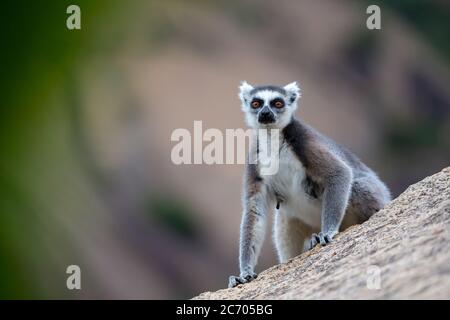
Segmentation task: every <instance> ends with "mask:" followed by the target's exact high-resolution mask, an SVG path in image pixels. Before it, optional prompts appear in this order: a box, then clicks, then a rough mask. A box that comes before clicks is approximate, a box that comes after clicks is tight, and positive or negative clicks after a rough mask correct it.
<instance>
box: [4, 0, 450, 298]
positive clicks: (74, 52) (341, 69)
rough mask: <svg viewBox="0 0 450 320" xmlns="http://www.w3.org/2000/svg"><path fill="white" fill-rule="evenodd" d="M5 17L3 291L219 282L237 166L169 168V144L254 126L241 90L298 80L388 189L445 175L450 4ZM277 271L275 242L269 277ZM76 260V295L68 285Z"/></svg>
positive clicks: (191, 290)
mask: <svg viewBox="0 0 450 320" xmlns="http://www.w3.org/2000/svg"><path fill="white" fill-rule="evenodd" d="M372 3H376V4H378V5H379V6H380V7H381V10H382V30H379V31H370V30H368V29H367V28H366V26H365V22H366V18H367V15H366V13H365V10H366V7H367V5H369V4H372ZM70 4H77V5H79V6H80V8H81V26H82V29H81V30H68V29H67V28H66V19H67V17H68V15H67V14H66V8H67V7H68V6H69V5H70ZM0 15H1V19H0V32H1V42H2V48H1V50H0V63H1V69H0V70H1V78H0V81H1V85H0V88H1V89H0V101H1V109H0V112H1V114H0V150H1V157H0V298H69V299H70V298H84V299H88V298H113V299H116V298H124V299H128V298H139V299H141V298H148V299H153V298H188V297H191V296H192V295H194V294H197V293H199V292H201V291H205V290H215V289H218V288H222V287H224V286H225V285H226V282H227V277H228V276H229V275H230V274H235V273H236V272H237V244H238V241H237V239H238V232H239V221H240V210H241V207H240V186H241V176H242V170H243V168H242V166H240V165H234V166H229V165H228V166H224V165H223V166H219V165H216V166H207V165H182V166H175V165H174V164H172V162H171V160H170V151H171V148H172V147H173V143H171V141H170V135H171V132H172V131H173V130H174V129H176V128H187V129H190V130H192V127H193V121H194V120H203V126H204V128H206V127H212V128H219V129H225V128H240V127H244V122H243V116H242V114H241V112H240V108H239V102H238V100H237V87H238V84H239V82H240V81H241V80H247V81H249V82H250V83H255V84H265V83H274V84H280V85H282V84H286V83H288V82H291V81H294V80H297V81H299V83H300V86H301V87H302V89H303V98H302V100H301V102H300V108H299V111H298V115H299V116H301V117H302V118H304V119H305V121H307V122H309V123H310V124H312V125H314V126H315V127H317V128H318V129H319V130H321V131H322V132H324V133H326V134H328V135H330V136H331V137H333V138H334V139H335V140H337V141H339V142H341V143H342V144H344V145H347V146H348V147H349V148H350V149H352V150H354V151H355V152H356V153H357V154H358V155H359V156H360V157H361V158H362V159H363V160H364V161H365V162H367V163H368V164H369V165H370V166H371V167H373V168H374V169H375V170H376V171H377V172H379V174H380V176H381V178H382V179H383V180H385V181H386V182H387V183H388V185H389V186H390V188H391V189H392V192H393V194H394V195H398V194H399V193H401V192H402V191H403V190H404V189H405V188H406V187H407V186H408V185H409V184H411V183H414V182H415V181H417V180H420V179H421V178H423V177H425V176H427V175H430V174H432V173H434V172H437V171H439V170H440V169H442V168H443V167H445V166H447V165H449V159H450V121H449V120H450V117H449V114H450V86H449V85H450V41H449V34H450V3H449V2H447V1H437V0H436V1H425V0H423V1H418V0H417V1H414V0H410V1H407V0H392V1H378V2H370V1H356V0H349V1H343V0H341V1H340V0H338V1H336V0H321V1H313V0H310V1H307V0H305V1H293V0H281V1H275V0H272V1H257V0H245V1H237V0H228V1H226V0H223V1H207V0H204V1H200V0H198V1H183V0H178V1H175V0H173V1H156V0H155V1H143V0H135V1H118V0H109V1H87V0H86V1H62V0H59V1H49V0H46V1H39V2H38V1H22V0H21V1H4V2H3V4H2V8H1V10H0ZM274 263H275V257H274V254H273V252H272V249H271V245H270V244H269V241H267V243H266V246H265V249H264V252H263V256H262V258H261V264H260V266H259V268H260V269H262V268H265V267H267V266H269V265H272V264H274ZM71 264H76V265H79V266H80V267H81V270H82V289H81V290H75V291H70V290H68V289H67V288H66V278H67V276H68V275H67V274H66V273H65V271H66V267H67V266H68V265H71Z"/></svg>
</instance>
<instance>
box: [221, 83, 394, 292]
mask: <svg viewBox="0 0 450 320" xmlns="http://www.w3.org/2000/svg"><path fill="white" fill-rule="evenodd" d="M239 97H240V100H241V103H242V109H243V111H244V112H245V116H246V122H247V124H248V125H249V126H250V127H252V128H253V129H261V128H266V129H269V128H270V129H273V128H275V129H279V130H280V134H279V137H280V138H279V139H280V141H279V167H278V171H277V172H276V173H275V174H272V175H263V174H261V170H260V168H259V165H258V162H256V163H247V164H246V175H245V182H244V195H243V204H244V212H243V216H242V222H241V235H240V248H239V267H240V275H239V276H238V277H237V276H231V277H230V279H229V287H234V286H236V285H238V284H241V283H246V282H249V281H251V280H252V279H254V278H255V277H256V273H255V271H254V268H255V265H256V262H257V259H258V255H259V253H260V249H261V246H262V243H263V240H264V233H265V227H266V220H267V214H268V211H269V210H272V209H276V210H275V218H274V232H273V238H274V242H275V247H276V250H277V254H278V258H279V261H280V262H285V261H287V260H288V259H290V258H293V257H295V256H297V255H299V254H300V253H301V252H302V251H305V250H309V249H311V248H313V247H314V246H315V245H316V244H321V245H326V244H328V243H330V242H331V240H332V239H333V237H334V236H335V235H336V233H338V231H339V230H343V229H345V228H347V227H349V226H351V225H353V224H358V223H362V222H363V221H365V220H367V219H368V218H369V217H370V216H371V215H373V214H374V213H375V212H377V211H378V210H380V209H381V208H383V207H384V205H385V204H386V203H388V202H389V201H390V199H391V196H390V193H389V190H388V188H387V187H386V186H385V184H384V183H383V182H382V181H381V180H380V179H379V178H378V177H377V175H376V174H375V173H374V172H373V171H372V170H371V169H369V168H368V167H367V166H366V165H364V164H363V163H362V162H361V161H360V160H359V159H358V158H357V157H356V156H355V155H353V154H352V153H351V152H350V151H349V150H347V149H346V148H344V147H342V146H340V145H338V144H337V143H335V142H334V141H332V140H331V139H329V138H327V137H325V136H324V135H322V134H320V133H319V132H317V131H316V130H315V129H313V128H312V127H310V126H308V125H307V124H305V123H304V122H303V121H300V120H297V119H296V118H295V117H294V115H293V114H294V111H295V110H296V108H297V100H298V99H299V98H300V89H299V87H298V86H297V84H296V83H295V82H293V83H290V84H288V85H286V86H284V87H278V86H260V87H253V86H251V85H249V84H248V83H246V82H243V83H242V85H241V86H240V93H239ZM254 132H255V137H254V139H253V141H254V142H253V143H252V146H251V148H250V154H249V156H250V157H249V158H251V156H252V157H256V158H254V159H258V160H259V157H260V152H259V146H258V133H257V132H258V130H254Z"/></svg>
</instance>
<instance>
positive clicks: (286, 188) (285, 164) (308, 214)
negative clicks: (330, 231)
mask: <svg viewBox="0 0 450 320" xmlns="http://www.w3.org/2000/svg"><path fill="white" fill-rule="evenodd" d="M262 157H264V154H260V156H259V160H260V161H267V159H263V158H262ZM262 177H263V179H264V181H265V182H266V184H267V185H268V187H269V190H271V191H272V192H274V193H276V194H277V195H278V196H279V197H280V198H281V199H282V202H281V204H280V213H281V214H286V215H288V216H291V217H296V218H298V219H300V220H302V221H303V222H304V223H306V224H308V225H310V226H312V227H315V228H320V216H321V211H322V210H321V207H322V206H321V201H320V200H318V199H315V198H313V197H311V196H310V195H308V194H307V193H306V192H305V187H304V183H303V181H304V180H305V178H306V172H305V168H304V167H303V165H302V163H301V162H300V161H299V160H298V158H297V157H296V155H295V154H294V153H293V152H292V150H291V149H290V147H288V146H286V145H284V146H282V148H281V150H280V154H279V167H278V171H277V172H276V173H275V174H273V175H262Z"/></svg>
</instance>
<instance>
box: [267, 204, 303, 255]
mask: <svg viewBox="0 0 450 320" xmlns="http://www.w3.org/2000/svg"><path fill="white" fill-rule="evenodd" d="M284 210H285V209H283V208H280V210H278V211H277V212H276V213H275V219H274V230H273V240H274V243H275V248H276V250H277V254H278V261H279V262H280V263H284V262H286V261H288V260H289V259H291V258H294V257H296V256H298V255H299V254H301V253H302V252H303V244H304V242H305V239H306V238H307V237H308V236H310V235H311V233H312V229H311V227H309V226H308V225H306V224H305V223H303V222H302V221H300V220H299V219H297V218H291V217H289V216H288V215H287V214H286V212H284Z"/></svg>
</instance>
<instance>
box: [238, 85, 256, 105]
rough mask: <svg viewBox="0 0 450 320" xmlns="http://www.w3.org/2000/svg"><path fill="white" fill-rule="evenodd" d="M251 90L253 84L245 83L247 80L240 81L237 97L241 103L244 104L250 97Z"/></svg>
mask: <svg viewBox="0 0 450 320" xmlns="http://www.w3.org/2000/svg"><path fill="white" fill-rule="evenodd" d="M252 90H253V86H251V85H250V84H248V83H247V81H242V82H241V85H240V86H239V98H240V99H241V101H242V104H246V103H247V102H248V99H249V98H250V92H251V91H252Z"/></svg>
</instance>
